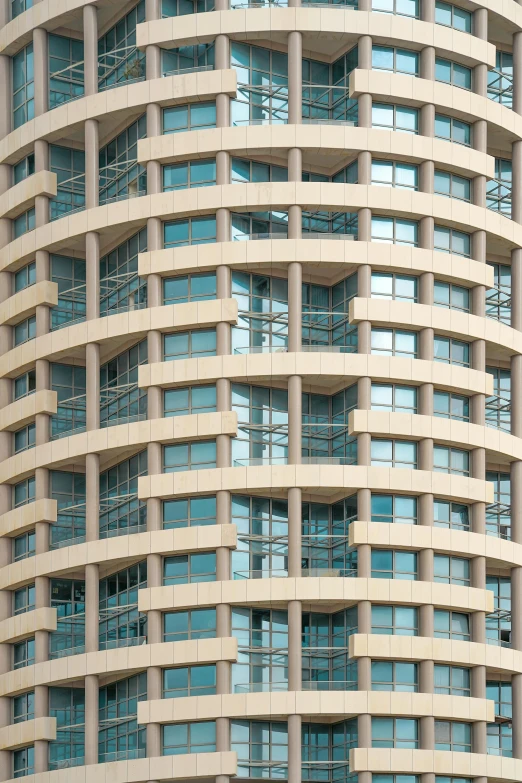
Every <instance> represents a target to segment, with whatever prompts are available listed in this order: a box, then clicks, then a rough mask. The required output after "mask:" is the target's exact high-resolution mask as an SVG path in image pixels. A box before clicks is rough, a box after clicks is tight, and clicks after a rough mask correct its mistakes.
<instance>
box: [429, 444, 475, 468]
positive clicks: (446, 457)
mask: <svg viewBox="0 0 522 783" xmlns="http://www.w3.org/2000/svg"><path fill="white" fill-rule="evenodd" d="M469 466H470V459H469V451H464V449H452V448H450V447H449V446H438V445H435V446H434V447H433V470H434V471H435V472H436V473H454V474H457V475H459V476H469Z"/></svg>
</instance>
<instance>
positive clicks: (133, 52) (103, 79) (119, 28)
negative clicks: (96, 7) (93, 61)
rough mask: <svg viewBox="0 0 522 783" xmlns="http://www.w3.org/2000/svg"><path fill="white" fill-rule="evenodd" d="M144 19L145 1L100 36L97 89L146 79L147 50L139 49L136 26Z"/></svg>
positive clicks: (140, 0) (141, 1)
mask: <svg viewBox="0 0 522 783" xmlns="http://www.w3.org/2000/svg"><path fill="white" fill-rule="evenodd" d="M144 21H145V0H139V3H138V4H137V5H136V6H135V7H134V8H133V9H132V10H131V11H129V13H128V14H126V16H124V17H123V18H121V19H119V20H118V22H117V23H116V24H115V25H114V27H111V28H110V29H109V30H107V32H106V33H105V35H103V36H102V37H101V38H99V39H98V90H107V89H110V88H111V87H116V86H117V85H118V84H121V83H122V82H135V81H140V80H141V79H144V78H145V52H141V51H140V50H139V49H137V48H136V25H137V24H139V23H140V22H144Z"/></svg>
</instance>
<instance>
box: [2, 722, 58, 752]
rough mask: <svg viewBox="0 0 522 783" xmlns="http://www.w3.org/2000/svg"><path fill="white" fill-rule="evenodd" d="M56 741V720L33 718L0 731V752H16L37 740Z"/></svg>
mask: <svg viewBox="0 0 522 783" xmlns="http://www.w3.org/2000/svg"><path fill="white" fill-rule="evenodd" d="M55 739H56V718H35V719H34V720H26V721H23V722H21V723H13V724H11V725H10V726H4V727H3V728H1V729H0V750H16V748H23V747H24V746H25V745H32V744H33V742H37V741H38V740H47V741H49V742H51V741H52V740H55Z"/></svg>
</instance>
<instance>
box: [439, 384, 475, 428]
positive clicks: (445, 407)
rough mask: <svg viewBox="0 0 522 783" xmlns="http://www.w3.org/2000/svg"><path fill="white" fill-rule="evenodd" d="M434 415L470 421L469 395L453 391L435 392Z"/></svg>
mask: <svg viewBox="0 0 522 783" xmlns="http://www.w3.org/2000/svg"><path fill="white" fill-rule="evenodd" d="M433 415H434V416H439V417H441V418H443V419H457V420H458V421H469V397H463V396H462V395H461V394H453V393H452V392H442V391H435V392H433Z"/></svg>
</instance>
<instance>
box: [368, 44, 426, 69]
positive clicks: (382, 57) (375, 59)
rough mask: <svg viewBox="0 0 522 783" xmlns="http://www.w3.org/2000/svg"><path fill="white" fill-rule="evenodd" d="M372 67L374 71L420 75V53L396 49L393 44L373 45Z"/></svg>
mask: <svg viewBox="0 0 522 783" xmlns="http://www.w3.org/2000/svg"><path fill="white" fill-rule="evenodd" d="M372 68H373V70H374V71H393V72H394V73H407V74H409V75H411V76H418V75H419V53H418V52H412V51H410V50H408V49H396V48H395V47H392V46H377V45H376V44H374V45H373V47H372Z"/></svg>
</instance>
